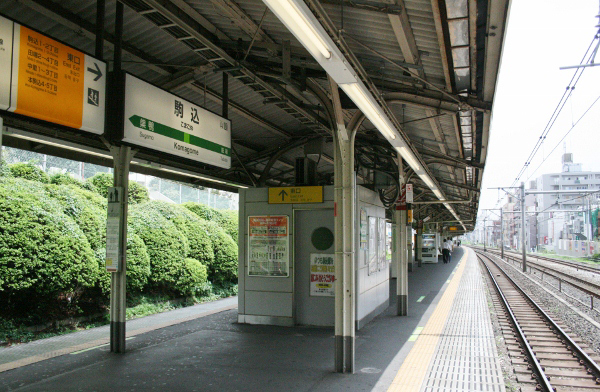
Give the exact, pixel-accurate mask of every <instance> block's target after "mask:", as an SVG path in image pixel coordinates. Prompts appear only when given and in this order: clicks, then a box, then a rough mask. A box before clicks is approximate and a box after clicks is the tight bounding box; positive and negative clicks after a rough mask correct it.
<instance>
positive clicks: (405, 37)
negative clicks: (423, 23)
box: [388, 0, 425, 78]
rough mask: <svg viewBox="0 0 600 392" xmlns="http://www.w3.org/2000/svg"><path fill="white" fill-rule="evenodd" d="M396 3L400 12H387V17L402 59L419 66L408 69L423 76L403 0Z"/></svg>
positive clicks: (397, 0)
mask: <svg viewBox="0 0 600 392" xmlns="http://www.w3.org/2000/svg"><path fill="white" fill-rule="evenodd" d="M396 4H397V7H400V10H401V12H400V13H398V14H388V19H389V20H390V23H391V25H392V30H393V31H394V35H395V36H396V40H397V41H398V45H400V51H401V52H402V56H403V57H404V61H405V62H407V63H409V64H415V65H420V66H421V68H419V69H415V68H412V69H410V72H411V73H414V74H416V75H419V76H421V77H422V78H424V77H425V72H424V71H423V68H422V65H423V64H422V62H421V55H420V54H419V50H418V48H417V41H416V40H415V36H414V34H413V30H412V28H411V26H410V22H409V20H408V14H407V12H406V6H405V5H404V0H396Z"/></svg>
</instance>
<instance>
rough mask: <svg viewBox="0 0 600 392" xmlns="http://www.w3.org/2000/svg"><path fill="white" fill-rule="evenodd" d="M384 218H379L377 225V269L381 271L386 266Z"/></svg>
mask: <svg viewBox="0 0 600 392" xmlns="http://www.w3.org/2000/svg"><path fill="white" fill-rule="evenodd" d="M385 237H386V235H385V218H379V226H378V227H377V239H378V241H377V261H378V265H377V269H378V270H379V271H381V270H382V269H385V267H386V263H387V260H386V249H387V247H386V245H387V244H386V240H385Z"/></svg>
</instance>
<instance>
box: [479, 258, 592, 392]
mask: <svg viewBox="0 0 600 392" xmlns="http://www.w3.org/2000/svg"><path fill="white" fill-rule="evenodd" d="M476 253H477V254H478V256H480V255H481V256H483V257H485V258H486V259H488V260H490V261H491V262H492V263H493V264H494V265H496V267H498V269H500V270H501V271H502V272H503V274H504V276H505V277H506V279H507V280H508V281H509V282H510V283H511V284H512V285H513V286H514V287H515V289H517V290H518V291H519V292H520V293H521V294H522V295H523V297H524V298H525V299H526V300H527V301H528V302H529V303H530V304H531V305H532V306H533V307H534V308H535V309H536V310H537V311H538V312H539V314H540V315H541V316H542V317H543V318H544V319H545V320H546V321H547V322H548V323H549V324H550V327H551V328H552V329H554V331H556V332H558V334H560V336H561V338H562V339H561V340H563V341H564V344H565V345H567V346H568V347H570V348H571V349H572V350H573V353H574V354H575V355H576V356H577V357H578V358H579V359H580V361H583V362H584V363H585V366H586V370H587V371H588V372H589V373H593V375H594V377H595V378H596V383H599V382H600V366H598V364H597V363H596V362H595V361H594V360H593V359H592V358H590V356H588V354H587V353H586V352H585V351H584V350H583V349H582V348H581V347H580V346H579V345H578V344H577V343H576V342H575V341H574V340H573V339H572V338H571V337H570V336H569V335H568V334H567V333H566V332H565V331H564V330H563V329H562V328H561V327H560V326H559V325H558V324H557V323H556V322H555V321H554V320H553V319H552V318H551V317H550V315H548V314H547V313H546V312H545V311H544V310H543V309H542V308H541V307H540V306H539V305H538V304H537V303H536V302H535V301H534V300H533V298H531V297H530V296H529V295H527V293H525V291H524V290H523V289H522V288H521V287H520V286H519V285H518V284H517V283H516V282H515V281H514V280H513V279H512V278H511V277H510V276H508V274H507V273H506V272H504V270H503V269H502V268H501V267H500V266H499V265H498V264H497V263H496V261H494V260H493V259H492V258H491V257H490V256H488V255H486V254H484V253H483V252H482V251H480V250H476ZM480 259H481V257H480ZM484 265H485V262H484ZM486 269H488V273H489V272H490V271H489V268H488V267H487V266H486ZM491 277H492V280H493V281H494V283H495V284H496V286H497V283H496V280H495V278H494V277H493V274H492V275H491ZM497 287H498V286H497ZM502 297H504V296H502ZM503 300H504V298H503ZM536 363H537V358H536ZM550 391H552V389H550Z"/></svg>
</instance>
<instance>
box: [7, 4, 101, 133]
mask: <svg viewBox="0 0 600 392" xmlns="http://www.w3.org/2000/svg"><path fill="white" fill-rule="evenodd" d="M105 92H106V63H104V62H103V61H100V60H98V59H96V58H94V57H92V56H88V55H87V54H85V53H83V52H80V51H78V50H76V49H73V48H72V47H70V46H67V45H65V44H63V43H61V42H58V41H56V40H53V39H52V38H49V37H47V36H45V35H44V34H40V33H38V32H37V31H34V30H31V29H29V28H27V27H25V26H22V25H20V24H18V23H15V22H13V21H11V20H9V19H7V18H4V17H2V16H0V110H8V111H9V112H14V113H17V114H21V115H24V116H28V117H33V118H37V119H39V120H44V121H48V122H51V123H54V124H59V125H65V126H67V127H71V128H75V129H81V130H83V131H88V132H92V133H96V134H102V133H104V99H105Z"/></svg>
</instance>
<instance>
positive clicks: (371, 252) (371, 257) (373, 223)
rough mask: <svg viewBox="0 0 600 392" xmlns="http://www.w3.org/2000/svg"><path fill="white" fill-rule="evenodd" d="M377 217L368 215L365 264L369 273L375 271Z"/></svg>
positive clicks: (376, 266)
mask: <svg viewBox="0 0 600 392" xmlns="http://www.w3.org/2000/svg"><path fill="white" fill-rule="evenodd" d="M377 240H378V238H377V217H375V216H370V217H369V249H368V252H367V264H368V265H369V275H371V274H374V273H375V272H377V268H378V265H377V264H378V262H377V261H378V260H377Z"/></svg>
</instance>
